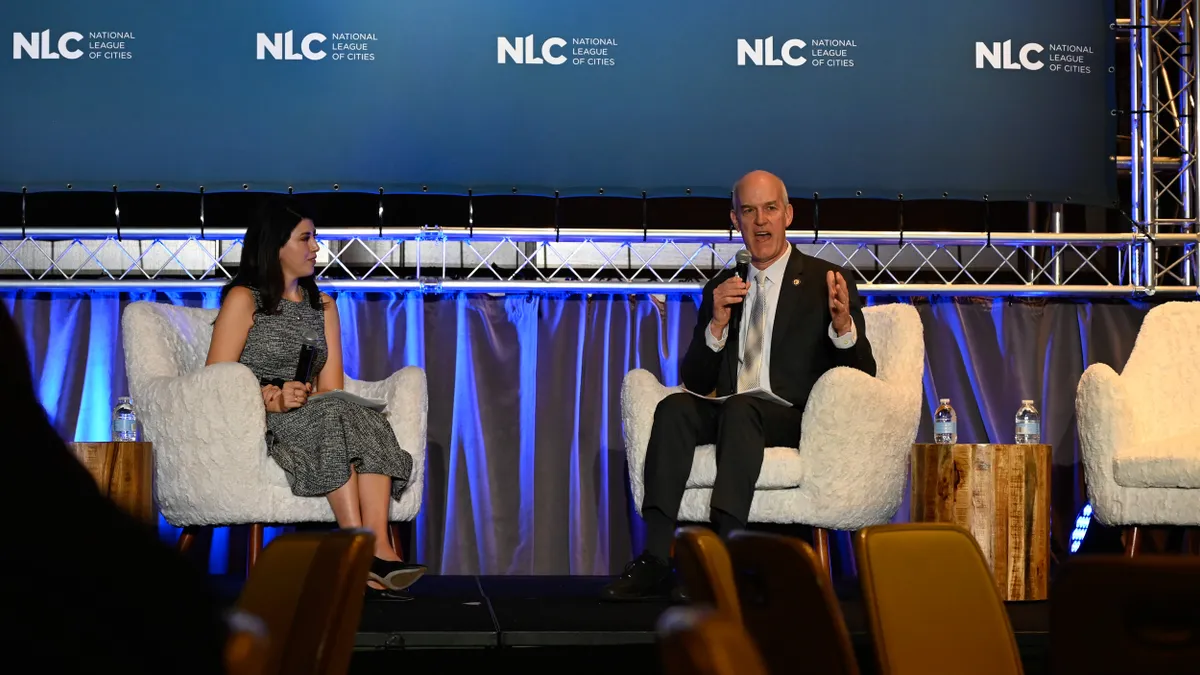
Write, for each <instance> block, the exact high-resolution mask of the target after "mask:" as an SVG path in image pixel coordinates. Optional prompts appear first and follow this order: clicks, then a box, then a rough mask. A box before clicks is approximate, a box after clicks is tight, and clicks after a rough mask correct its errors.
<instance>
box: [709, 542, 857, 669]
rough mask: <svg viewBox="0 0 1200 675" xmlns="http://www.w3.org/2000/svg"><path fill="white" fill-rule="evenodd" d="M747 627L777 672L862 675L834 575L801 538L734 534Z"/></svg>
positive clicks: (731, 545)
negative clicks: (831, 580) (830, 576)
mask: <svg viewBox="0 0 1200 675" xmlns="http://www.w3.org/2000/svg"><path fill="white" fill-rule="evenodd" d="M727 546H728V548H729V556H730V558H731V559H732V561H733V574H734V579H735V580H736V581H737V589H738V597H739V600H740V604H741V608H742V621H743V623H744V624H745V626H746V631H747V632H748V633H749V634H750V636H751V637H752V638H753V639H754V642H755V644H757V645H758V648H759V651H760V652H762V656H763V660H764V661H765V662H766V664H767V668H768V669H769V670H770V671H771V672H773V673H783V672H788V671H796V672H812V673H825V674H828V675H858V672H859V670H858V661H857V659H856V658H855V656H854V645H853V643H852V642H851V641H850V632H849V631H848V630H847V629H846V622H845V619H844V618H843V617H842V608H841V605H840V604H839V603H838V599H837V596H836V595H835V594H834V592H833V586H832V583H831V582H830V579H829V574H828V573H827V572H826V571H825V569H824V568H823V567H822V566H821V562H820V560H818V559H817V554H816V553H815V552H814V551H813V549H812V547H811V546H809V545H808V544H807V543H805V542H804V541H802V540H800V539H795V538H792V537H784V536H779V535H774V534H766V533H761V532H734V533H733V534H732V535H731V536H730V538H729V543H728V544H727Z"/></svg>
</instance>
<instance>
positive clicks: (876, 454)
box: [621, 304, 925, 566]
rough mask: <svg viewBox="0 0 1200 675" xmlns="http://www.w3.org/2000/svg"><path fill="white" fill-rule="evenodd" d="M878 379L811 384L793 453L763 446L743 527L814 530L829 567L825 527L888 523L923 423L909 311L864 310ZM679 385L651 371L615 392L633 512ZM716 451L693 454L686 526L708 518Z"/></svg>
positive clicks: (838, 372) (918, 343) (832, 374)
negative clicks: (654, 432)
mask: <svg viewBox="0 0 1200 675" xmlns="http://www.w3.org/2000/svg"><path fill="white" fill-rule="evenodd" d="M863 318H864V321H865V323H866V337H867V339H869V340H870V341H871V349H872V352H873V353H874V356H875V363H876V376H875V377H871V376H869V375H867V374H866V373H864V372H862V371H860V370H855V369H853V368H844V367H843V368H834V369H833V370H830V371H829V372H827V373H825V374H824V375H822V376H821V378H820V379H818V380H817V383H816V385H815V386H814V387H813V390H812V393H811V395H810V396H809V399H808V404H807V405H806V406H805V408H804V417H803V421H802V422H801V427H800V428H801V431H800V447H799V448H782V447H777V448H767V449H766V456H765V457H764V459H763V467H762V471H761V472H760V474H759V477H758V483H757V484H756V488H755V493H754V500H753V502H752V503H751V506H750V522H754V523H795V524H803V525H810V526H812V527H814V528H816V535H817V536H816V537H815V539H816V543H817V546H818V548H820V549H822V550H820V551H819V554H820V555H821V559H822V561H823V562H824V563H825V564H826V566H828V561H829V550H828V536H827V533H826V532H825V530H827V529H834V530H857V529H860V528H863V527H866V526H868V525H879V524H883V523H887V522H889V521H891V519H892V517H893V516H894V515H895V513H896V510H897V509H898V508H899V507H900V503H901V501H902V500H903V497H904V487H905V485H906V481H907V477H908V471H907V469H908V458H909V455H910V453H911V451H912V443H913V441H914V440H916V435H917V427H918V425H919V424H920V422H921V389H922V381H921V379H922V374H923V372H924V368H925V342H924V330H923V328H922V325H921V318H920V316H919V315H918V314H917V310H916V309H915V308H913V307H912V306H911V305H905V304H888V305H879V306H875V307H867V308H865V309H864V310H863ZM678 391H683V387H665V386H663V385H662V384H661V383H659V381H658V379H657V378H656V377H655V376H654V375H653V374H651V373H650V372H649V371H646V370H642V369H638V370H633V371H631V372H630V373H629V374H628V375H626V377H625V382H624V384H623V387H622V390H621V415H622V419H623V422H624V435H625V452H626V456H627V461H628V465H629V480H630V482H631V484H632V488H633V499H634V504H635V505H636V508H637V512H638V514H639V515H640V514H641V512H642V498H643V496H644V494H645V486H644V485H643V482H642V472H643V470H644V467H645V460H646V446H647V445H648V444H649V442H650V429H651V427H652V426H653V423H654V410H655V408H657V407H658V403H659V401H661V400H663V399H664V398H666V397H667V396H668V395H670V394H673V393H675V392H678ZM716 473H717V461H716V449H715V447H714V446H713V445H702V446H699V447H697V448H696V454H695V458H694V459H693V460H692V472H691V475H690V476H689V477H688V482H687V489H686V490H685V491H684V495H683V502H682V504H681V505H680V509H679V520H680V521H683V522H707V521H708V519H709V506H708V505H709V499H710V498H711V496H712V486H713V482H714V480H715V478H716Z"/></svg>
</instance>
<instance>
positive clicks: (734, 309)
mask: <svg viewBox="0 0 1200 675" xmlns="http://www.w3.org/2000/svg"><path fill="white" fill-rule="evenodd" d="M734 261H735V262H736V264H735V265H734V268H733V269H734V272H736V273H737V275H738V277H739V278H740V279H741V280H742V281H746V280H748V279H749V278H750V251H747V250H746V249H742V250H740V251H738V252H737V255H736V256H734ZM745 304H746V300H745V298H743V299H742V302H739V303H737V304H736V305H732V306H731V307H730V308H729V312H730V314H729V322H730V323H731V324H733V325H739V324H740V322H741V320H742V307H743V306H744V305H745Z"/></svg>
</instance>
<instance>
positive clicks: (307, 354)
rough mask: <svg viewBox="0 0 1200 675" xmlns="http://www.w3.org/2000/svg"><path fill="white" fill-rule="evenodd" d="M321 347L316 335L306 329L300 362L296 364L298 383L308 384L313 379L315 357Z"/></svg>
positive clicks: (302, 337)
mask: <svg viewBox="0 0 1200 675" xmlns="http://www.w3.org/2000/svg"><path fill="white" fill-rule="evenodd" d="M320 346H321V342H320V339H319V338H318V337H317V335H316V333H314V332H312V331H311V330H309V329H308V328H305V329H304V330H303V333H302V335H301V338H300V360H299V361H297V362H296V381H297V382H300V383H301V384H307V383H308V381H309V379H311V378H312V364H313V357H314V356H315V355H316V352H317V348H319V347H320Z"/></svg>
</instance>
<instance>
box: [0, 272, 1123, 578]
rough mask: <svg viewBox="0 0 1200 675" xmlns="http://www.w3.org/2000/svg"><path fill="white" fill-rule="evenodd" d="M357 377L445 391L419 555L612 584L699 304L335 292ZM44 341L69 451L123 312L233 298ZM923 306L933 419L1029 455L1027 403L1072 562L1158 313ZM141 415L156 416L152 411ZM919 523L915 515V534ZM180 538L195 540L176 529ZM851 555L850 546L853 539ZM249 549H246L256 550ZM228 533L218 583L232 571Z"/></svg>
mask: <svg viewBox="0 0 1200 675" xmlns="http://www.w3.org/2000/svg"><path fill="white" fill-rule="evenodd" d="M335 296H336V299H337V303H338V307H339V310H340V314H341V317H342V330H343V344H344V346H345V367H346V371H347V374H348V375H350V376H351V377H355V378H359V379H380V378H383V377H386V376H387V375H388V374H390V373H391V372H393V371H395V370H396V369H398V368H401V367H404V366H406V365H417V366H421V367H423V368H424V369H425V370H426V373H427V377H428V382H429V404H430V408H429V445H428V463H427V474H426V482H425V494H424V498H423V506H422V511H421V514H420V516H419V517H418V520H417V523H416V542H417V548H416V551H415V552H413V553H415V555H412V557H414V558H415V559H417V560H420V561H422V562H425V563H427V564H429V565H430V567H431V569H432V570H435V571H439V572H441V573H445V574H475V573H478V574H583V575H588V574H610V573H616V572H619V571H620V570H621V568H622V567H623V566H624V564H625V563H626V562H627V561H628V560H629V559H630V557H631V556H632V555H636V553H637V552H638V551H640V548H641V541H642V535H643V533H642V527H641V522H640V519H639V518H638V517H637V516H636V514H635V513H634V511H633V508H632V504H631V503H630V499H629V491H628V481H627V480H626V475H625V450H624V444H623V439H622V435H621V420H620V390H621V381H622V378H623V376H624V374H625V373H626V372H628V371H629V370H630V369H633V368H646V369H648V370H650V371H652V372H654V373H656V374H658V375H659V377H660V379H661V380H662V381H663V382H664V383H665V384H668V385H674V384H678V378H679V374H678V364H679V361H680V359H681V358H682V355H683V350H685V349H686V348H687V345H688V340H689V339H690V334H691V331H692V328H693V326H694V323H695V320H696V312H697V309H698V300H699V298H698V297H697V296H694V295H687V296H647V295H638V296H624V295H603V294H595V295H591V296H587V297H582V296H579V295H565V294H508V295H499V294H497V295H490V294H475V295H465V294H459V295H423V294H420V293H410V294H403V293H399V294H391V293H358V292H355V293H349V292H347V293H340V294H335ZM0 298H3V301H4V302H5V305H6V306H7V307H8V309H9V311H10V312H11V313H12V314H13V316H14V318H15V319H16V322H17V324H18V325H20V326H21V327H22V329H23V331H24V334H25V340H26V345H27V347H28V350H29V353H30V359H31V361H32V364H33V369H34V378H35V381H36V382H37V385H38V391H39V395H40V397H41V400H42V404H43V405H44V406H45V408H46V410H47V412H48V413H49V415H50V417H51V419H52V420H53V421H54V424H55V426H56V427H57V428H58V430H59V432H60V433H61V434H62V435H63V437H64V438H66V439H67V440H79V441H85V440H87V441H96V440H108V439H109V438H110V424H109V419H110V415H111V410H112V406H113V405H114V403H115V401H116V397H117V396H120V395H123V394H125V393H126V392H127V387H126V380H125V369H124V359H125V356H124V352H123V350H122V347H121V339H120V312H121V309H122V307H124V306H125V304H127V303H128V302H130V301H131V300H154V301H157V302H170V303H175V304H187V305H193V306H205V307H213V306H216V302H217V296H216V294H215V292H213V293H204V294H175V293H138V294H116V293H100V292H95V293H84V292H70V293H55V294H32V293H21V292H16V293H14V292H7V293H0ZM885 301H887V302H891V301H900V302H912V303H913V304H915V305H916V306H917V308H918V310H919V311H920V313H921V316H922V320H923V322H924V329H925V341H926V359H927V367H926V373H925V405H924V411H923V419H922V423H921V429H920V433H919V436H918V438H919V439H920V440H926V439H930V438H932V422H931V416H932V411H933V410H934V408H936V406H937V401H938V398H939V397H948V398H950V399H951V401H952V403H953V405H954V407H955V409H956V410H957V412H958V419H959V439H960V440H961V441H962V442H995V443H1003V442H1012V437H1013V416H1014V414H1015V413H1016V410H1017V408H1018V407H1019V405H1020V401H1021V399H1023V398H1031V399H1034V400H1035V401H1036V402H1037V405H1038V408H1039V410H1041V411H1042V416H1043V432H1042V434H1043V441H1044V442H1047V443H1051V444H1053V445H1054V447H1055V454H1054V465H1055V472H1054V478H1053V480H1054V485H1053V493H1052V499H1053V503H1054V514H1055V522H1054V530H1055V532H1054V534H1055V540H1056V542H1057V543H1058V546H1059V547H1060V548H1061V550H1063V551H1065V550H1066V546H1065V545H1066V542H1067V537H1068V535H1069V532H1070V525H1071V522H1070V521H1071V519H1072V517H1073V516H1074V514H1075V513H1076V512H1077V511H1078V509H1079V508H1080V506H1081V505H1082V503H1083V501H1084V500H1085V494H1084V491H1083V486H1082V468H1081V464H1080V459H1079V450H1078V441H1077V437H1076V432H1075V416H1074V399H1075V387H1076V385H1077V384H1078V381H1079V377H1080V375H1081V374H1082V372H1083V369H1084V368H1085V367H1086V366H1087V365H1089V364H1091V363H1095V362H1104V363H1108V364H1110V365H1112V366H1113V367H1114V368H1117V369H1118V370H1120V369H1121V368H1122V367H1123V366H1124V364H1125V361H1126V360H1127V359H1128V356H1129V353H1130V351H1131V350H1132V348H1133V342H1134V339H1135V338H1136V336H1137V330H1138V327H1139V326H1140V324H1141V320H1142V317H1143V316H1144V314H1145V311H1146V310H1147V306H1145V305H1141V304H1138V303H1133V302H1124V301H1116V302H1072V301H1065V300H1050V301H1046V300H1038V301H1026V300H1015V299H1014V300H1010V299H939V298H932V299H931V298H910V299H900V300H885ZM135 404H136V401H135ZM907 517H908V505H907V500H906V501H905V503H904V504H903V505H902V506H901V509H900V511H899V513H897V516H896V520H897V521H904V520H906V519H907ZM162 534H163V537H164V539H167V540H169V541H170V540H173V539H174V537H175V536H177V532H176V530H175V529H174V528H172V527H170V526H169V525H166V524H164V525H163V527H162ZM836 541H837V543H838V549H839V551H841V552H842V553H843V555H839V556H837V558H838V559H840V560H842V561H845V560H846V559H847V556H845V555H844V553H845V552H846V551H847V550H848V547H849V542H850V540H849V537H848V536H847V535H845V534H842V535H840V536H839V537H838V538H837V540H836ZM239 546H241V545H239ZM237 549H238V547H235V546H234V545H233V543H232V542H231V541H230V540H229V532H228V531H227V530H219V531H218V532H217V533H216V535H215V536H214V541H213V544H212V547H211V553H210V569H211V570H212V571H213V572H214V573H225V572H231V571H237V570H236V569H234V567H231V563H230V558H231V557H235V556H231V555H230V552H231V551H236V550H237Z"/></svg>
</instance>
